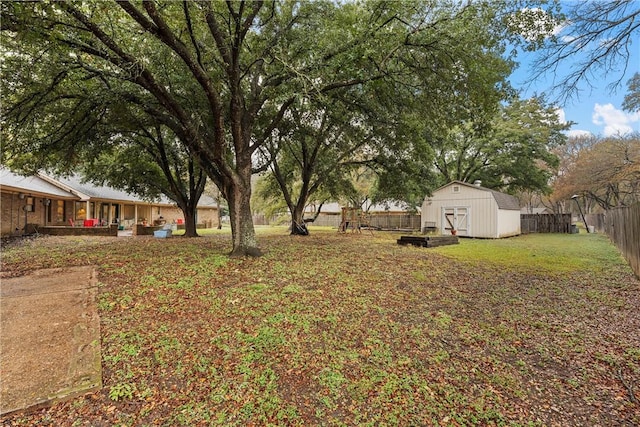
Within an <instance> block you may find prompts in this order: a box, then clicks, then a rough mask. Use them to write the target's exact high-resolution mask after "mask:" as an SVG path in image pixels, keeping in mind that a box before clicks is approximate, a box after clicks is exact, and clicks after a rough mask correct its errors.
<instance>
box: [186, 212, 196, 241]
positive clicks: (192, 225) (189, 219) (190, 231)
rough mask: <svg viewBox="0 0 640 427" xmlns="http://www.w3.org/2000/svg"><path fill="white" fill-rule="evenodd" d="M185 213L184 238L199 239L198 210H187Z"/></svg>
mask: <svg viewBox="0 0 640 427" xmlns="http://www.w3.org/2000/svg"><path fill="white" fill-rule="evenodd" d="M183 213H184V236H185V237H198V231H197V229H196V209H195V208H194V209H185V210H184V211H183Z"/></svg>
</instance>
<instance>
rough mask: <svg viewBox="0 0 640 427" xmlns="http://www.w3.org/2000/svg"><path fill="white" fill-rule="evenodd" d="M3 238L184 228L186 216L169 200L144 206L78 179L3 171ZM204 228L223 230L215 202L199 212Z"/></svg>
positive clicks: (209, 200)
mask: <svg viewBox="0 0 640 427" xmlns="http://www.w3.org/2000/svg"><path fill="white" fill-rule="evenodd" d="M0 197H1V199H0V206H1V208H0V209H1V211H2V223H1V227H0V228H1V230H0V234H2V235H3V236H6V235H11V234H22V233H24V232H25V231H26V232H30V231H31V230H29V227H27V228H26V230H25V225H26V224H34V225H36V226H49V227H50V226H60V227H64V226H69V227H74V226H75V227H78V226H79V227H83V226H96V225H102V226H105V225H109V224H119V225H120V226H122V227H124V228H132V227H133V225H134V224H136V223H142V222H144V223H148V224H150V225H152V224H154V223H157V222H159V221H164V222H166V223H178V224H180V223H181V222H183V219H184V216H183V214H182V211H181V210H180V209H179V208H178V207H177V206H176V204H175V203H174V202H172V201H171V200H169V199H167V198H162V199H161V200H160V201H153V202H149V201H144V200H142V199H140V198H139V197H138V196H134V195H131V194H128V193H126V192H124V191H120V190H115V189H113V188H110V187H101V186H96V185H93V184H91V183H83V182H82V181H81V180H80V179H79V178H78V177H70V178H52V177H49V176H46V175H44V174H37V175H35V176H29V177H24V176H20V175H16V174H14V173H12V172H10V171H8V170H6V169H4V168H0ZM196 215H197V223H198V224H199V226H200V227H206V228H212V227H216V226H217V225H218V213H217V207H216V203H215V201H214V200H213V199H212V198H210V197H207V196H203V197H201V199H200V202H199V204H198V209H197V213H196Z"/></svg>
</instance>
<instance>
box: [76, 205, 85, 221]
mask: <svg viewBox="0 0 640 427" xmlns="http://www.w3.org/2000/svg"><path fill="white" fill-rule="evenodd" d="M86 207H87V204H86V203H85V202H76V221H81V220H84V219H87V210H86Z"/></svg>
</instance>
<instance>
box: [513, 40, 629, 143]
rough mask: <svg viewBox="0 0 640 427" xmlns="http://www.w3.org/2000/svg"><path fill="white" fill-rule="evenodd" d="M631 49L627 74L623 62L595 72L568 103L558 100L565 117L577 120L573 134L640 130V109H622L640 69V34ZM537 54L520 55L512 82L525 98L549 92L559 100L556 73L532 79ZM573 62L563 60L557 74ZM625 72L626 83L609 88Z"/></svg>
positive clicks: (561, 73) (560, 73) (578, 58)
mask: <svg viewBox="0 0 640 427" xmlns="http://www.w3.org/2000/svg"><path fill="white" fill-rule="evenodd" d="M629 51H630V52H631V57H630V58H629V63H628V66H627V70H626V73H625V74H624V75H623V74H622V71H621V70H622V68H623V67H622V65H623V64H620V66H619V67H618V68H619V70H611V71H610V72H608V73H606V74H605V73H602V75H596V76H594V78H593V79H591V81H590V83H591V85H589V84H588V83H587V82H581V84H580V87H579V88H580V89H581V91H580V94H579V96H575V97H573V98H572V99H570V100H568V101H566V102H565V103H564V104H558V107H559V111H558V112H559V115H560V117H561V119H564V120H566V121H573V122H576V124H574V125H573V126H572V127H571V130H570V131H569V132H568V134H569V135H576V134H583V133H586V132H590V133H592V134H594V135H599V136H610V135H615V134H626V133H629V132H640V113H628V112H625V111H623V110H622V102H623V100H624V96H625V94H626V93H627V82H628V80H629V79H630V78H631V76H632V75H633V74H634V73H635V72H638V71H640V35H636V37H635V38H634V40H633V42H632V45H631V46H630V48H629ZM537 55H538V54H537V53H535V52H534V53H521V54H519V55H518V57H517V58H516V61H517V62H519V63H520V66H519V68H518V69H517V70H516V71H515V72H514V73H513V74H512V75H511V79H510V80H511V84H512V85H513V86H514V87H515V88H516V89H519V90H521V96H522V97H523V98H528V97H531V96H532V95H534V94H536V93H538V94H540V93H545V94H546V95H547V99H548V100H550V101H555V100H557V99H558V94H557V93H553V92H551V89H552V87H553V85H554V75H553V74H552V73H549V74H547V75H545V76H544V78H543V79H537V80H533V81H532V77H533V75H534V70H533V69H532V68H531V67H532V62H533V60H534V59H535V58H536V56H537ZM581 56H584V54H577V55H576V57H575V58H573V60H574V61H579V60H580V57H581ZM571 65H572V63H569V62H565V63H561V64H559V67H558V73H559V75H558V76H557V77H555V78H556V79H557V78H561V77H562V76H563V73H566V72H567V71H568V70H569V68H570V67H571ZM621 75H622V76H623V78H622V84H621V85H620V86H619V87H618V88H617V89H616V90H615V91H613V92H612V91H611V90H610V89H609V88H608V86H609V84H610V83H612V82H614V81H616V80H617V79H619V78H620V76H621ZM596 77H597V79H596ZM591 86H593V87H591Z"/></svg>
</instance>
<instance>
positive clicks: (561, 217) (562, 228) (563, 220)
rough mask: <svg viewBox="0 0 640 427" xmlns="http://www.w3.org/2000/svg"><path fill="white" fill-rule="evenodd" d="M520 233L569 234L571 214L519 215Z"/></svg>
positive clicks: (570, 230)
mask: <svg viewBox="0 0 640 427" xmlns="http://www.w3.org/2000/svg"><path fill="white" fill-rule="evenodd" d="M520 232H521V233H522V234H529V233H571V232H572V227H571V214H521V215H520Z"/></svg>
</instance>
